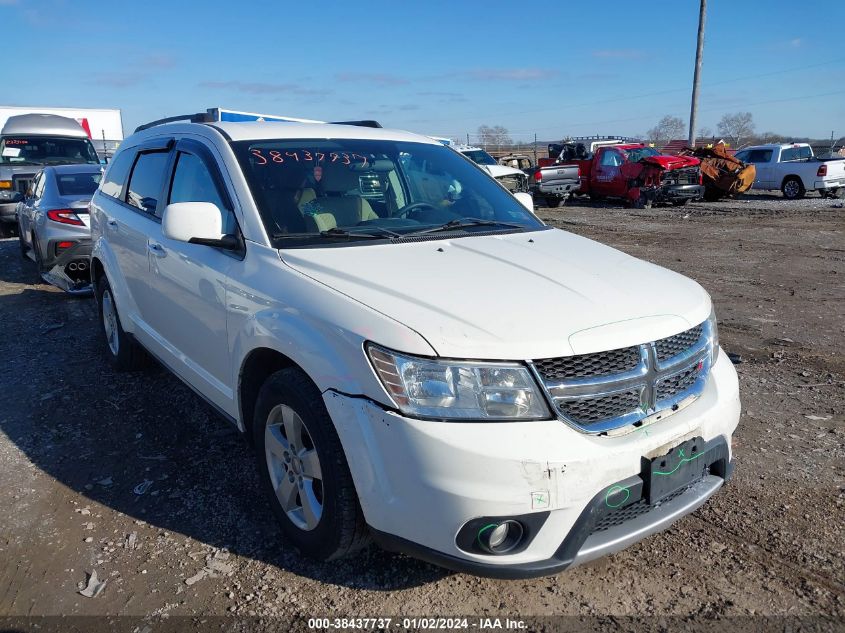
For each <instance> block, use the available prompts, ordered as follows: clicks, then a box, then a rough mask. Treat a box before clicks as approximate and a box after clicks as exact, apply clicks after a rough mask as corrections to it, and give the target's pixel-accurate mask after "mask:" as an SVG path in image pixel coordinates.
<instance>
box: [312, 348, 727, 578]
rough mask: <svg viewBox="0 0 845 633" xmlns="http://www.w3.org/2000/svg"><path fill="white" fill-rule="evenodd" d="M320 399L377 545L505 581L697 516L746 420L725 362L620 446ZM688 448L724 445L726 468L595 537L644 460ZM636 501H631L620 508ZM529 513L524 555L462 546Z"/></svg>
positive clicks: (543, 428)
mask: <svg viewBox="0 0 845 633" xmlns="http://www.w3.org/2000/svg"><path fill="white" fill-rule="evenodd" d="M324 400H325V402H326V406H327V407H328V410H329V413H330V415H331V417H332V419H333V420H334V422H335V425H336V427H337V429H338V434H339V435H340V437H341V441H342V442H343V445H344V448H345V450H346V456H347V460H348V462H349V467H350V470H351V472H352V475H353V478H354V480H355V485H356V490H357V492H358V496H359V499H360V501H361V506H362V509H363V511H364V516H365V518H366V520H367V523H368V524H369V525H370V527H371V529H372V530H373V532H374V534H375V536H376V539H377V540H378V541H379V542H381V543H382V544H383V545H384V546H386V547H387V548H389V549H398V550H401V551H404V552H407V553H409V554H411V555H413V556H416V557H419V558H422V559H425V560H429V561H431V562H434V563H436V564H438V565H442V566H444V567H448V568H452V569H459V570H462V571H470V572H472V573H475V574H479V575H485V576H492V577H505V578H519V577H532V576H540V575H547V574H553V573H557V572H559V571H561V570H563V569H566V568H567V567H570V566H572V565H578V564H581V563H583V562H587V561H588V560H592V559H594V558H597V557H600V556H603V555H606V554H609V553H612V552H614V551H618V550H619V549H622V548H624V547H627V546H628V545H630V544H632V543H634V542H636V541H638V540H640V539H642V538H644V537H646V536H648V535H649V534H652V533H654V532H656V531H659V530H662V529H665V528H666V527H668V526H669V525H670V524H671V523H672V522H674V521H675V520H676V519H677V518H679V517H681V516H683V515H684V514H687V513H688V512H692V511H693V510H695V509H696V508H697V507H698V506H700V505H701V504H702V503H704V501H705V500H706V499H707V498H708V497H709V496H710V495H712V494H713V493H714V492H716V491H717V490H718V489H719V487H720V486H721V485H722V483H723V481H724V480H725V478H726V477H727V476H728V474H729V472H730V466H729V464H730V460H731V454H730V438H731V435H732V433H733V431H734V429H735V428H736V425H737V422H738V420H739V412H740V403H739V393H738V383H737V378H736V372H735V371H734V369H733V366H732V365H731V363H730V361H729V360H728V358H727V356H726V355H725V354H724V353H723V354H721V355H720V357H719V360H718V361H717V363H716V364H715V365H714V367H713V369H712V371H711V375H710V379H708V381H707V385H706V386H705V389H704V391H703V393H702V395H701V396H700V397H699V398H698V400H696V401H695V402H693V403H692V404H690V405H689V406H687V407H685V408H683V409H681V410H680V411H678V412H677V413H675V414H674V415H670V416H668V417H664V418H663V419H661V420H659V421H657V422H654V423H653V424H651V425H649V426H648V427H644V428H642V429H639V430H634V431H632V432H630V433H627V434H623V435H616V436H604V437H600V436H596V435H589V434H585V433H581V432H578V431H575V430H574V429H572V428H571V427H569V426H567V425H566V424H564V423H563V422H560V421H558V420H548V421H539V422H515V423H483V422H463V423H459V422H432V421H422V420H415V419H410V418H405V417H402V416H400V415H398V414H397V413H395V412H391V411H386V410H384V409H382V408H381V407H380V406H378V405H377V404H375V403H373V402H372V401H370V400H367V399H364V398H355V397H349V396H345V395H341V394H339V393H336V392H333V391H327V392H325V394H324ZM690 438H702V440H703V441H704V442H705V443H706V445H707V446H708V447H710V446H722V447H723V449H720V450H723V451H724V456H723V458H721V463H722V465H721V466H714V467H713V469H712V470H711V472H710V474H709V475H707V477H705V478H703V479H701V480H699V481H698V482H696V484H695V485H694V486H691V487H689V489H688V490H685V491H684V492H682V493H681V494H679V495H678V496H676V497H674V498H673V499H671V500H668V501H663V502H661V503H660V504H659V507H660V511H659V512H657V511H654V510H652V511H650V512H645V513H641V514H638V515H637V516H636V517H633V518H631V519H630V520H629V521H623V522H622V523H620V525H619V526H616V527H613V528H612V529H605V530H602V531H601V532H599V533H594V532H593V528H594V527H595V523H594V521H597V520H598V519H600V518H601V516H600V515H601V514H602V513H601V512H599V511H598V510H596V509H595V508H596V507H597V503H598V502H600V501H602V500H603V499H605V498H606V496H607V494H608V491H609V490H610V489H613V488H614V487H615V486H620V485H621V484H625V485H628V484H626V482H633V483H635V481H636V478H638V477H640V475H641V474H642V469H643V459H644V458H646V459H650V458H653V457H657V456H660V455H664V454H666V453H667V452H668V451H670V449H672V448H673V447H676V446H678V445H679V444H681V443H682V442H684V441H685V440H688V439H690ZM633 483H632V484H631V485H633ZM635 489H636V486H634V487H633V488H631V490H632V491H635ZM640 489H641V487H640ZM638 498H639V497H637V495H636V493H635V492H633V493H632V494H631V499H626V505H625V508H628V507H629V506H630V505H632V504H634V501H635V500H636V499H638ZM597 500H598V501H597ZM526 515H538V516H537V519H538V520H537V521H536V523H537V524H538V527H537V529H536V530H535V531H534V533H533V534H532V539H531V540H530V542H529V543H528V545H527V547H525V548H524V549H519V550H518V551H517V550H514V553H509V554H504V555H498V556H497V555H488V554H482V553H478V552H474V551H466V550H465V549H462V548H460V547H458V544H457V542H456V538H457V536H458V534H459V532H460V530H461V527H462V526H463V525H464V524H465V523H466V522H467V521H470V520H471V519H476V518H478V517H516V516H526ZM539 515H543V516H539ZM540 519H542V520H540Z"/></svg>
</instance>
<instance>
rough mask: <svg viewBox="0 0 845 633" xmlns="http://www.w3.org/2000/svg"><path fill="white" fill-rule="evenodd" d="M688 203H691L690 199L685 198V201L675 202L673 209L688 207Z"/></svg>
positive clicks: (673, 202)
mask: <svg viewBox="0 0 845 633" xmlns="http://www.w3.org/2000/svg"><path fill="white" fill-rule="evenodd" d="M687 202H689V198H684V199H683V200H673V201H672V206H673V207H684V206H686V204H687Z"/></svg>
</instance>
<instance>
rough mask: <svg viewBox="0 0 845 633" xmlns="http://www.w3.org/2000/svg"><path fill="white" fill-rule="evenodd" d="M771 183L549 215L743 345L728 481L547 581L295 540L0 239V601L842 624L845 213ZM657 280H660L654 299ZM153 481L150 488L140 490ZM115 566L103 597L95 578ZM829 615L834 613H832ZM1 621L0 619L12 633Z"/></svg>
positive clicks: (240, 452)
mask: <svg viewBox="0 0 845 633" xmlns="http://www.w3.org/2000/svg"><path fill="white" fill-rule="evenodd" d="M834 204H835V203H834V202H833V201H829V200H824V201H823V200H820V199H818V198H813V199H807V200H805V201H797V202H787V201H785V200H782V199H779V198H774V197H770V196H760V195H755V196H749V197H747V198H745V199H743V200H742V201H736V202H728V203H717V204H693V205H690V206H688V207H686V208H683V209H676V208H668V209H649V210H626V209H619V208H614V207H612V206H610V205H606V206H605V205H599V204H586V203H575V204H572V205H570V206H566V207H563V208H560V209H553V210H552V209H541V210H540V212H539V214H540V216H541V217H543V218H544V219H545V220H547V221H549V222H550V223H552V224H554V225H556V226H558V227H560V228H563V229H565V230H568V231H573V232H576V233H579V234H582V235H585V236H587V237H591V238H595V239H597V240H600V241H603V242H605V243H608V244H610V245H612V246H615V247H617V248H620V249H622V250H624V251H626V252H628V253H630V254H632V255H635V256H638V257H642V258H645V259H648V260H651V261H654V262H656V263H658V264H661V265H663V266H667V267H669V268H671V269H674V270H677V271H679V272H681V273H684V274H687V275H689V276H691V277H693V278H695V279H696V280H698V281H699V282H700V283H701V284H702V285H703V286H704V287H705V288H707V289H708V290H709V291H710V293H711V294H712V295H713V298H714V300H715V302H716V305H717V308H718V315H719V318H720V335H721V340H722V345H723V347H724V349H725V350H726V351H728V352H729V353H731V354H734V355H738V356H740V357H741V361H740V362H739V364H738V365H737V371H738V372H739V376H740V381H741V389H742V398H743V416H742V421H741V422H740V426H739V429H738V431H737V434H736V439H735V444H734V446H735V451H736V459H737V468H736V474H735V478H734V480H733V482H732V483H731V485H729V486H728V487H726V488H725V489H724V490H723V491H722V492H721V493H720V494H718V495H717V496H716V497H714V498H713V499H712V500H711V502H710V503H708V504H707V505H706V506H705V507H704V508H702V509H700V510H699V511H698V512H696V513H695V514H693V515H691V516H689V517H686V518H685V519H683V520H681V521H680V522H679V523H678V524H676V525H675V526H674V527H673V528H672V529H670V530H669V531H668V532H665V533H662V534H660V535H657V536H655V537H653V538H650V539H648V540H647V541H645V542H643V543H641V544H638V545H636V546H634V547H632V548H630V549H629V550H627V551H624V552H622V553H619V554H617V555H615V556H612V557H610V558H607V559H604V560H601V561H597V562H596V563H593V564H591V565H589V566H586V567H583V568H579V569H575V570H572V571H570V572H568V573H564V574H561V575H559V576H556V577H552V578H545V579H537V580H528V581H511V582H506V581H494V580H487V579H479V578H474V577H471V576H466V575H461V574H453V573H449V572H445V571H443V570H440V569H437V568H435V567H432V566H429V565H427V564H424V563H420V562H417V561H414V560H411V559H408V558H405V557H402V556H398V555H394V554H389V553H385V552H381V551H378V550H376V549H371V550H369V551H366V552H365V553H363V554H362V555H360V556H359V557H357V558H355V559H352V560H346V561H342V562H337V563H332V564H316V563H313V562H310V561H307V560H304V559H303V558H301V557H300V556H299V555H297V553H296V552H295V551H292V550H291V549H290V548H285V545H284V543H283V542H282V541H281V540H280V537H279V534H278V532H277V530H276V527H275V525H274V523H273V519H272V517H271V514H270V511H269V510H268V508H267V507H266V506H265V503H264V501H263V500H262V499H261V498H260V497H259V496H258V493H257V488H258V487H257V478H256V476H255V474H254V472H253V466H252V463H251V461H250V456H249V453H248V449H247V447H246V446H245V444H244V443H243V442H242V441H241V439H240V437H239V436H238V434H237V432H236V431H235V430H234V429H232V428H230V427H229V426H228V425H227V424H226V423H224V422H222V421H220V420H219V419H218V418H216V417H215V415H214V414H213V413H211V412H210V411H209V410H208V408H207V407H206V406H205V405H204V404H203V403H202V402H201V401H200V400H199V399H198V398H197V397H196V396H194V395H193V394H192V393H191V392H190V391H189V390H188V389H187V388H185V387H184V386H183V385H182V384H181V383H180V382H179V381H178V380H177V379H175V378H174V377H172V376H170V375H169V374H168V373H166V372H164V371H162V370H160V369H159V370H150V371H149V372H146V373H142V374H135V375H115V374H114V373H112V372H111V371H110V369H109V367H108V366H107V364H106V362H105V359H104V356H103V354H102V352H101V349H100V345H101V341H100V336H99V331H98V329H97V327H96V321H95V310H94V303H93V301H92V300H89V299H78V298H77V299H75V298H71V297H68V296H66V295H64V294H62V293H61V292H60V291H57V290H56V289H54V288H51V287H49V286H46V285H44V284H42V283H39V282H38V281H37V278H36V275H35V271H34V265H33V264H32V263H31V262H23V261H21V259H20V257H19V255H18V244H17V241H16V240H4V241H2V242H0V306H2V312H1V313H2V317H3V318H2V323H3V327H2V334H0V358H2V359H3V361H2V365H1V366H0V385H2V393H3V398H2V401H0V481H2V486H0V508H2V509H3V510H2V514H0V528H2V530H0V615H7V616H9V615H13V616H17V615H51V614H74V615H97V614H121V615H134V616H141V617H144V618H155V617H156V616H161V615H164V614H167V615H171V616H177V615H204V616H207V615H232V614H240V615H261V616H272V615H288V614H300V615H306V616H313V615H331V616H352V615H358V616H376V615H385V614H392V615H450V614H466V615H485V616H503V615H506V614H512V615H520V616H530V615H555V614H574V615H581V616H589V615H607V614H614V615H618V616H623V615H679V616H696V615H698V616H701V615H748V614H757V615H760V614H768V615H779V616H780V615H792V616H816V615H823V616H829V617H832V618H834V619H835V620H834V621H838V622H839V623H841V622H842V621H843V619H845V530H843V525H845V352H844V350H845V345H843V337H845V210H843V209H836V208H833V205H834ZM657 290H658V289H650V288H643V292H650V291H657ZM140 492H143V494H139V493H140ZM92 570H96V572H97V574H98V576H99V578H100V579H107V580H108V582H107V584H106V586H105V589H104V590H103V591H102V593H101V594H100V595H98V596H97V597H94V598H86V597H83V596H82V595H80V594H79V593H78V588H79V587H78V584H79V583H80V582H81V581H84V580H85V579H86V573H88V572H91V571H92ZM834 626H841V624H840V625H834ZM0 628H3V627H2V626H0Z"/></svg>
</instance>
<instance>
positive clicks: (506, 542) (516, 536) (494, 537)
mask: <svg viewBox="0 0 845 633" xmlns="http://www.w3.org/2000/svg"><path fill="white" fill-rule="evenodd" d="M522 534H523V530H522V524H520V523H519V522H518V521H513V520H508V521H502V522H501V523H488V524H487V525H485V526H484V527H482V528H481V529H480V530H478V537H477V539H478V545H479V546H480V547H481V549H483V550H484V551H485V552H487V553H489V554H506V553H507V552H509V551H511V550H512V549H513V548H515V547H516V546H517V545H519V542H520V541H521V540H522Z"/></svg>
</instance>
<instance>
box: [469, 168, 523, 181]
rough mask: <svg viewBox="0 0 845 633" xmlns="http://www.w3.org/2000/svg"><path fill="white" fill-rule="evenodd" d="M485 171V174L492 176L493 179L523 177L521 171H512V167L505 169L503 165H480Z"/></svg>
mask: <svg viewBox="0 0 845 633" xmlns="http://www.w3.org/2000/svg"><path fill="white" fill-rule="evenodd" d="M480 167H483V168H484V169H486V170H487V172H488V173H489V174H490V175H491V176H493V178H501V177H502V176H513V175H514V174H519V175H520V176H523V175H525V174H524V173H523V171H522V170H521V169H514V168H513V167H505V166H504V165H480Z"/></svg>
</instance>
